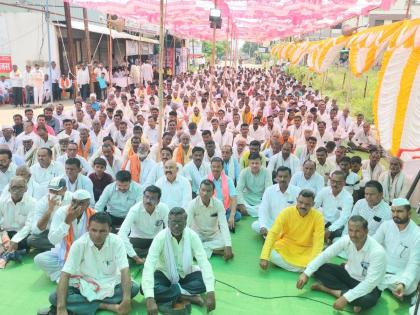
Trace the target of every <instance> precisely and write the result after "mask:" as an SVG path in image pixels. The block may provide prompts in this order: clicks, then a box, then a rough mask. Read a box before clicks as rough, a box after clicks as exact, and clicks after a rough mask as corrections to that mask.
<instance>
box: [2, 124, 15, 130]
mask: <svg viewBox="0 0 420 315" xmlns="http://www.w3.org/2000/svg"><path fill="white" fill-rule="evenodd" d="M5 129H13V127H12V125H10V124H4V125H2V126H1V130H5Z"/></svg>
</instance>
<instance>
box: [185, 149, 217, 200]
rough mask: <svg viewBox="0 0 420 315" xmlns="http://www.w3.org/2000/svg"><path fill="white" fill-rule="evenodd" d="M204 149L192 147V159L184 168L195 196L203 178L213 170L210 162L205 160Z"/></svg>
mask: <svg viewBox="0 0 420 315" xmlns="http://www.w3.org/2000/svg"><path fill="white" fill-rule="evenodd" d="M203 158H204V149H203V148H201V147H194V148H193V149H192V160H191V161H189V162H188V163H187V164H186V165H185V166H184V168H183V170H182V172H183V174H184V176H185V177H186V178H187V179H188V180H189V181H190V183H191V188H192V196H193V198H195V197H197V195H198V190H199V186H200V183H201V181H202V179H203V178H205V177H207V175H208V174H209V173H210V172H211V169H210V163H207V162H204V161H203Z"/></svg>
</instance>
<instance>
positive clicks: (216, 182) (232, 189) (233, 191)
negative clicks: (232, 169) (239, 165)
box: [213, 176, 237, 202]
mask: <svg viewBox="0 0 420 315" xmlns="http://www.w3.org/2000/svg"><path fill="white" fill-rule="evenodd" d="M226 177H227V182H228V187H229V197H236V196H237V193H236V188H235V185H234V184H233V180H232V178H230V177H229V176H226ZM213 183H214V186H215V187H216V197H217V199H219V200H220V201H221V202H223V194H222V176H220V177H219V179H218V180H216V179H213Z"/></svg>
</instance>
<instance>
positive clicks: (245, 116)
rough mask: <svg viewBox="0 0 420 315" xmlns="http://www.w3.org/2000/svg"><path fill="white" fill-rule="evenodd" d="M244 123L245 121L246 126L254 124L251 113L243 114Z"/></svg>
mask: <svg viewBox="0 0 420 315" xmlns="http://www.w3.org/2000/svg"><path fill="white" fill-rule="evenodd" d="M242 121H243V123H244V124H248V125H251V123H252V114H251V112H248V113H245V112H243V114H242Z"/></svg>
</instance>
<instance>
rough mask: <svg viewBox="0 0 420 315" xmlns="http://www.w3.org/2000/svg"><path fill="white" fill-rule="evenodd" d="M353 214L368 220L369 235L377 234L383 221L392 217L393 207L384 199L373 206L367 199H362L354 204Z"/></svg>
mask: <svg viewBox="0 0 420 315" xmlns="http://www.w3.org/2000/svg"><path fill="white" fill-rule="evenodd" d="M352 215H361V216H362V217H363V218H364V219H365V220H366V221H368V228H369V235H373V234H375V232H376V230H377V229H378V228H379V226H380V225H381V223H383V222H385V221H387V220H390V219H392V216H391V208H390V207H389V205H388V204H387V203H386V202H385V201H384V200H381V201H380V202H379V203H378V204H377V205H376V206H374V207H373V208H371V207H369V205H368V203H367V201H366V199H364V198H363V199H360V200H359V201H357V202H356V204H355V205H354V207H353V212H352Z"/></svg>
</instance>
